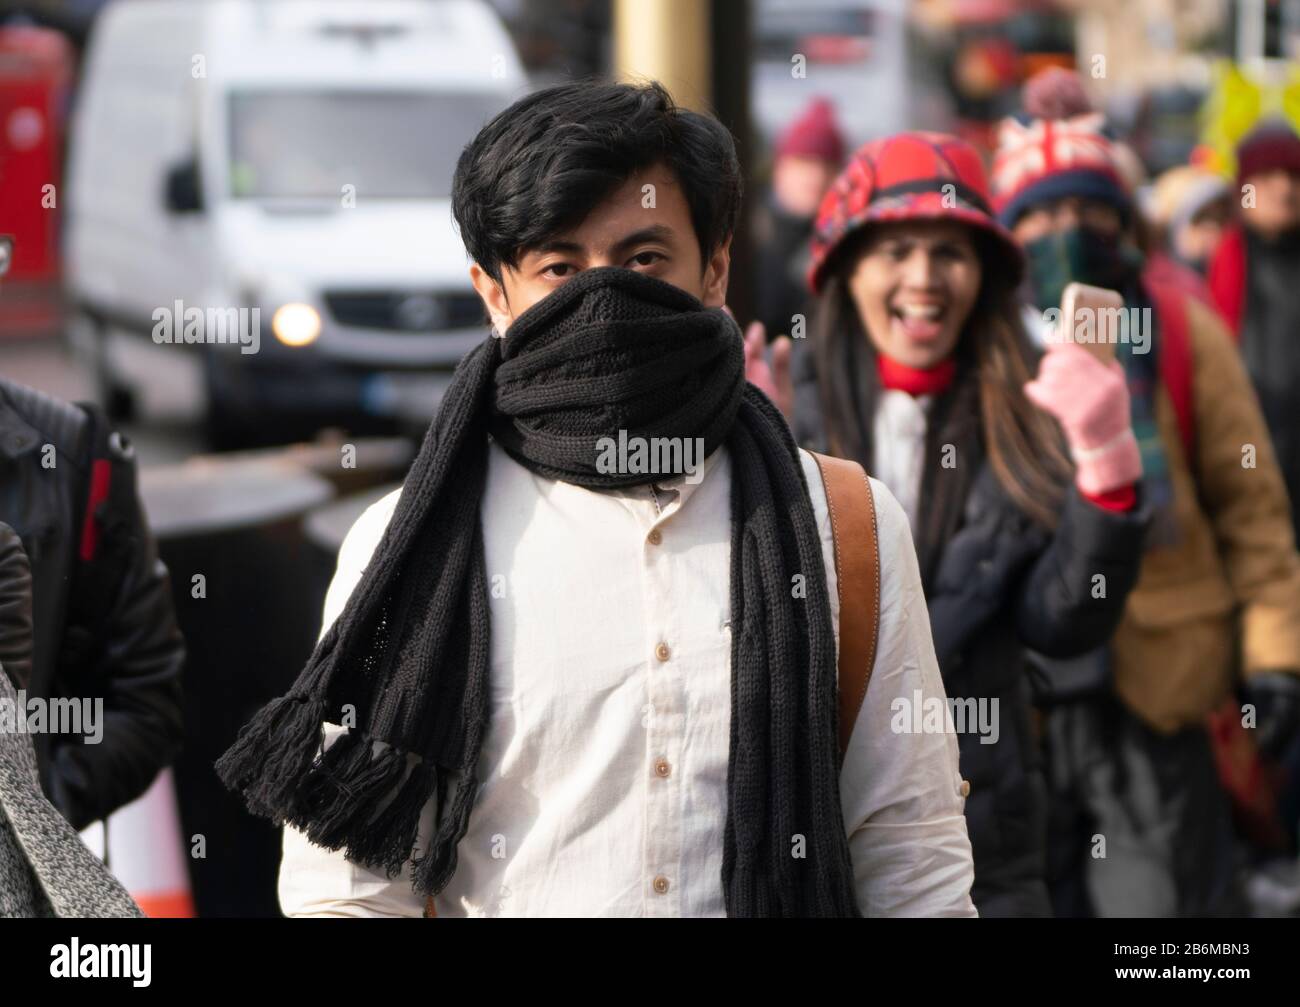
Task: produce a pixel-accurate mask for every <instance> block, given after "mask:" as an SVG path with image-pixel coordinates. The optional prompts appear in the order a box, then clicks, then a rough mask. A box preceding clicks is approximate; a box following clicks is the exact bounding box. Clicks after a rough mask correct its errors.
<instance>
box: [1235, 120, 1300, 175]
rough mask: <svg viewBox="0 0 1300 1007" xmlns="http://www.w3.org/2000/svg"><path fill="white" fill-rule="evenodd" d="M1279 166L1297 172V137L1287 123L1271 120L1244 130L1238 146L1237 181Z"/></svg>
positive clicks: (1299, 154) (1299, 151)
mask: <svg viewBox="0 0 1300 1007" xmlns="http://www.w3.org/2000/svg"><path fill="white" fill-rule="evenodd" d="M1278 168H1281V169H1282V170H1283V171H1289V172H1293V173H1294V174H1297V175H1300V136H1296V133H1295V130H1293V129H1292V128H1291V126H1290V125H1289V124H1287V123H1285V122H1281V121H1278V120H1270V121H1268V122H1265V123H1263V124H1261V125H1259V126H1256V127H1255V128H1254V129H1253V130H1251V131H1250V132H1249V133H1247V134H1246V136H1245V138H1244V139H1243V140H1242V141H1241V144H1240V145H1239V146H1238V147H1237V182H1238V184H1240V183H1242V182H1244V181H1245V180H1246V179H1247V178H1249V177H1250V176H1251V175H1258V174H1261V173H1262V172H1265V171H1275V170H1277V169H1278Z"/></svg>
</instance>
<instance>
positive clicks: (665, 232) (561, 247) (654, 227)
mask: <svg viewBox="0 0 1300 1007" xmlns="http://www.w3.org/2000/svg"><path fill="white" fill-rule="evenodd" d="M675 234H676V232H675V231H674V230H673V229H672V228H671V227H669V226H667V225H666V224H651V225H650V226H649V227H643V228H641V230H639V231H633V232H632V233H631V234H629V235H627V236H626V237H624V238H620V239H619V240H618V241H617V242H616V243H615V244H614V248H613V252H614V253H615V254H617V253H618V252H621V251H622V250H623V249H626V248H631V247H632V246H633V245H640V244H642V243H644V242H647V241H664V242H667V241H669V240H671V239H672V237H673V236H674V235H675ZM583 251H584V248H583V246H582V245H580V244H579V243H578V242H576V241H570V240H567V239H565V238H549V239H547V240H546V241H543V242H540V243H538V244H536V245H533V246H532V247H531V248H529V249H527V250H526V251H525V252H523V253H522V255H521V256H520V258H522V257H523V256H524V255H547V254H550V253H552V252H561V253H568V254H577V253H581V252H583Z"/></svg>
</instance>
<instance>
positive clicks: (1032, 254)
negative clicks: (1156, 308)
mask: <svg viewBox="0 0 1300 1007" xmlns="http://www.w3.org/2000/svg"><path fill="white" fill-rule="evenodd" d="M1025 257H1026V258H1027V259H1028V260H1029V282H1030V283H1031V285H1032V286H1033V292H1034V302H1035V304H1036V305H1037V306H1038V307H1039V308H1049V307H1055V306H1058V305H1060V303H1061V297H1062V295H1063V294H1064V293H1065V288H1066V287H1067V286H1069V285H1070V284H1071V283H1087V284H1091V285H1092V286H1094V287H1105V288H1107V289H1109V290H1119V291H1123V290H1124V289H1125V288H1126V287H1127V286H1129V284H1130V282H1131V281H1132V279H1133V277H1134V276H1135V275H1136V273H1137V269H1138V268H1139V267H1140V265H1141V256H1140V254H1139V253H1137V252H1136V250H1132V249H1129V248H1128V247H1127V246H1122V245H1121V244H1120V240H1119V239H1118V238H1108V237H1105V236H1103V235H1101V234H1098V233H1097V232H1096V231H1093V230H1091V229H1090V228H1086V227H1071V228H1069V229H1067V230H1064V231H1054V232H1053V233H1051V234H1045V235H1043V236H1042V237H1041V238H1036V239H1034V240H1033V241H1031V242H1029V243H1028V244H1026V245H1025Z"/></svg>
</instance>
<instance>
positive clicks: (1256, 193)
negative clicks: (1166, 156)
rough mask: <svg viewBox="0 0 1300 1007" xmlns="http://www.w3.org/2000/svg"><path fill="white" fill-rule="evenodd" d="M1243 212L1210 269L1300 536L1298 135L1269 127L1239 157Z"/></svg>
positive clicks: (1241, 149) (1248, 140)
mask: <svg viewBox="0 0 1300 1007" xmlns="http://www.w3.org/2000/svg"><path fill="white" fill-rule="evenodd" d="M1237 183H1238V186H1239V187H1240V189H1241V201H1240V202H1241V208H1240V210H1239V212H1238V213H1237V215H1236V216H1237V219H1236V222H1235V224H1234V226H1233V227H1231V228H1230V229H1229V231H1228V232H1227V234H1226V235H1225V236H1224V239H1223V241H1222V242H1221V243H1220V245H1219V247H1218V249H1217V250H1216V252H1215V254H1214V257H1213V261H1212V263H1211V267H1210V286H1211V288H1212V289H1213V291H1214V296H1215V299H1216V301H1217V303H1218V305H1219V307H1220V309H1221V310H1222V311H1223V314H1224V316H1225V317H1226V318H1227V319H1228V321H1229V324H1230V325H1232V326H1233V328H1234V330H1235V332H1236V336H1237V342H1238V343H1239V345H1240V347H1241V354H1242V358H1243V359H1244V360H1245V363H1246V370H1247V372H1248V373H1249V374H1250V378H1251V381H1252V382H1253V383H1254V385H1255V392H1256V394H1258V395H1259V402H1260V406H1261V408H1262V409H1263V411H1264V419H1265V421H1266V422H1267V423H1268V429H1269V433H1270V434H1272V437H1273V447H1274V450H1275V452H1276V454H1277V459H1278V463H1279V464H1280V465H1281V467H1282V475H1283V478H1284V479H1285V480H1286V487H1287V493H1288V494H1289V496H1290V499H1291V522H1292V527H1293V528H1294V529H1295V530H1296V533H1297V534H1300V296H1297V291H1300V136H1297V135H1296V133H1295V132H1294V130H1293V129H1292V128H1291V126H1290V125H1289V124H1287V123H1284V122H1277V123H1274V122H1267V123H1265V124H1263V125H1261V126H1259V127H1257V128H1256V129H1255V130H1253V131H1252V132H1251V133H1250V134H1248V135H1247V136H1246V138H1245V139H1244V140H1242V142H1241V145H1240V147H1239V148H1238V150H1237Z"/></svg>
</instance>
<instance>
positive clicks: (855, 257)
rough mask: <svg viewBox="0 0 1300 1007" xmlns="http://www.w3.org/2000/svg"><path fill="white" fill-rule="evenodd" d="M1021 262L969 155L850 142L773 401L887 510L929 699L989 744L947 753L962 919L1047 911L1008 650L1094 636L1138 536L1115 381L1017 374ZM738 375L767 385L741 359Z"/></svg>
mask: <svg viewBox="0 0 1300 1007" xmlns="http://www.w3.org/2000/svg"><path fill="white" fill-rule="evenodd" d="M1023 263H1024V260H1023V256H1022V255H1021V253H1020V250H1019V249H1018V248H1017V247H1016V244H1015V242H1014V241H1012V239H1011V236H1010V235H1009V234H1008V233H1007V232H1006V231H1005V230H1004V229H1003V228H1002V227H1001V225H999V224H998V222H997V220H996V219H995V218H994V217H993V215H992V211H991V209H990V207H989V200H988V186H987V181H986V178H985V174H984V169H983V166H982V164H981V163H980V159H979V155H978V153H977V152H976V151H975V149H974V148H973V147H971V146H970V145H968V144H966V143H965V142H963V141H961V140H958V139H956V138H954V137H949V136H944V135H941V134H935V133H906V134H901V135H899V136H894V137H890V138H888V139H885V140H880V141H876V142H873V143H869V144H867V145H866V146H864V147H863V148H861V149H860V150H859V151H858V152H857V153H855V154H854V155H853V157H852V158H851V159H850V161H849V164H848V166H847V167H846V168H845V169H844V172H843V173H842V174H841V175H840V177H839V178H838V179H837V180H836V182H835V185H834V186H833V188H832V189H831V192H830V193H829V194H828V195H827V197H826V201H825V202H824V203H823V205H822V208H821V212H820V214H819V215H818V220H817V228H816V236H815V239H814V242H813V249H812V264H813V268H812V272H811V275H810V283H811V286H812V289H813V290H814V291H815V292H816V293H817V295H818V301H817V305H816V312H815V319H814V324H813V334H812V339H811V341H810V342H811V345H810V346H805V345H804V344H801V343H796V345H797V346H799V351H798V352H797V359H796V362H795V372H796V380H795V383H794V387H793V403H794V404H793V412H794V416H793V423H794V429H795V432H796V435H797V436H798V439H799V440H800V441H801V442H802V443H806V444H809V445H812V446H817V447H822V448H826V449H829V450H830V451H831V452H832V453H834V454H838V455H841V456H843V457H848V458H854V459H857V460H858V461H860V462H862V463H863V465H864V466H865V467H866V468H867V470H868V471H869V472H871V473H872V475H874V476H875V477H877V478H879V479H880V480H881V481H882V482H884V483H885V485H887V486H888V487H889V488H890V489H891V490H892V491H893V493H894V494H895V496H897V497H898V499H899V502H900V503H901V504H902V505H903V509H904V510H905V511H906V513H907V516H908V519H909V521H910V524H911V529H912V535H913V538H914V540H915V543H916V548H917V552H918V555H919V560H920V568H921V574H922V579H923V583H924V585H925V594H926V602H927V604H928V607H929V620H930V624H931V628H932V630H933V634H934V641H935V650H936V653H937V655H938V660H939V667H940V668H941V670H942V672H943V678H944V685H945V688H946V689H947V691H948V693H949V694H950V695H951V696H953V697H954V698H955V701H956V702H958V703H974V704H976V708H980V707H983V708H991V710H992V711H994V714H995V719H996V722H997V724H998V729H997V731H996V733H990V732H981V731H979V730H976V729H975V727H974V726H973V725H968V727H967V729H965V730H962V731H960V734H959V739H958V740H959V745H960V750H961V768H962V775H963V776H964V777H965V778H966V779H967V780H968V781H969V784H970V796H969V797H968V799H967V803H966V818H967V823H968V827H969V830H970V836H971V845H972V848H973V851H974V855H975V885H974V888H973V889H972V896H973V898H974V900H975V904H976V906H977V908H978V909H979V911H980V914H981V915H982V916H1046V915H1049V914H1050V906H1049V901H1048V894H1047V888H1046V883H1045V877H1046V827H1047V807H1046V802H1045V799H1044V782H1043V779H1042V776H1041V773H1040V771H1039V767H1038V756H1037V747H1036V744H1035V742H1034V738H1033V731H1032V728H1031V724H1030V704H1029V692H1028V683H1027V681H1026V679H1025V675H1024V673H1023V668H1024V648H1026V647H1033V648H1037V649H1039V650H1044V651H1048V652H1051V653H1053V654H1057V655H1061V656H1068V655H1073V654H1077V653H1080V652H1083V651H1086V650H1088V649H1089V648H1092V647H1095V646H1097V645H1099V644H1101V643H1102V642H1104V641H1105V640H1106V639H1107V638H1108V636H1109V635H1110V633H1111V632H1112V630H1113V629H1114V626H1115V624H1116V622H1117V621H1118V619H1119V617H1120V614H1121V612H1122V608H1123V599H1124V595H1125V593H1126V592H1127V590H1128V587H1129V586H1130V585H1131V584H1132V582H1133V580H1134V578H1135V575H1136V569H1137V564H1136V559H1135V557H1136V555H1137V554H1138V551H1139V544H1140V542H1141V538H1142V532H1143V529H1144V526H1145V517H1144V513H1143V512H1142V511H1141V510H1140V508H1139V507H1138V494H1137V488H1136V483H1137V482H1138V479H1139V477H1140V475H1141V466H1140V463H1139V459H1138V450H1137V445H1136V442H1135V441H1134V439H1133V433H1132V430H1131V429H1130V427H1129V423H1128V393H1127V391H1126V389H1125V385H1124V381H1123V377H1122V374H1121V372H1120V371H1119V369H1118V367H1117V366H1106V365H1104V364H1102V363H1100V362H1099V361H1097V360H1096V359H1094V358H1093V357H1091V356H1089V355H1088V353H1087V352H1085V351H1084V350H1082V349H1080V348H1079V347H1077V346H1058V347H1055V348H1053V349H1052V351H1051V352H1049V353H1048V354H1047V355H1046V356H1045V357H1043V359H1042V360H1041V362H1040V361H1038V360H1037V359H1036V358H1037V353H1036V351H1035V350H1034V348H1033V347H1032V345H1031V344H1030V342H1029V340H1028V337H1027V335H1026V333H1025V332H1024V329H1023V327H1022V325H1021V323H1020V316H1019V311H1018V307H1017V303H1016V299H1015V291H1016V288H1017V286H1018V284H1019V282H1020V278H1021V275H1022V270H1023ZM1036 366H1037V374H1035V367H1036ZM751 380H756V381H758V382H760V383H766V382H767V381H768V380H769V376H768V375H767V374H765V373H764V368H763V366H762V364H761V363H758V362H757V361H755V364H754V366H753V367H752V368H751ZM773 392H774V394H775V395H776V396H777V397H778V398H779V399H782V400H788V399H789V398H790V396H789V394H787V393H785V392H783V391H782V390H781V389H779V388H776V387H775V385H774V387H773ZM1058 423H1059V425H1058ZM1062 430H1063V431H1064V437H1062ZM1070 454H1073V456H1074V457H1075V459H1076V462H1075V464H1074V466H1073V467H1072V466H1071V463H1070ZM1098 576H1101V577H1103V578H1104V579H1105V582H1106V585H1107V589H1106V591H1104V592H1102V593H1100V594H1099V593H1098V592H1097V591H1096V590H1095V585H1096V580H1095V578H1096V577H1098Z"/></svg>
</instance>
